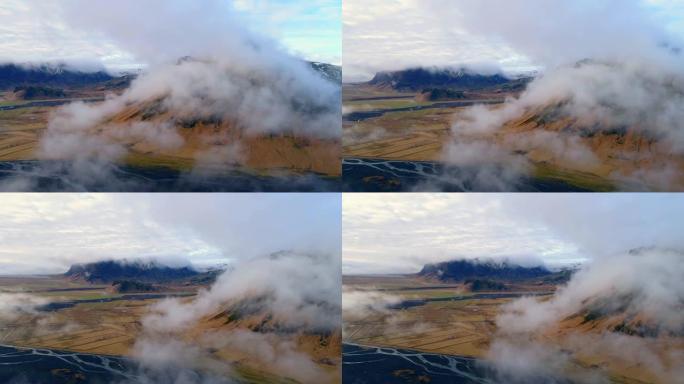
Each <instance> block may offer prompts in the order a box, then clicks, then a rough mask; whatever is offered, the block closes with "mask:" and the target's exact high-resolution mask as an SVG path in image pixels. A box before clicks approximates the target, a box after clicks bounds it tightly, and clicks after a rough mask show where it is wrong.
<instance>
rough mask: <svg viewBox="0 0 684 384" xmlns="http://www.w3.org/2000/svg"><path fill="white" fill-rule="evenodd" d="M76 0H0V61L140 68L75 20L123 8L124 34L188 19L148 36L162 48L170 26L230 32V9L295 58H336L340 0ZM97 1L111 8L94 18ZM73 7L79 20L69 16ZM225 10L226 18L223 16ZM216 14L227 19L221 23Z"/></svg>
mask: <svg viewBox="0 0 684 384" xmlns="http://www.w3.org/2000/svg"><path fill="white" fill-rule="evenodd" d="M79 2H82V0H2V1H1V2H0V60H2V61H19V62H26V61H28V62H36V61H38V62H42V61H52V60H68V61H74V62H83V61H98V62H99V61H101V62H102V63H104V64H105V66H107V67H108V68H110V69H114V70H119V69H131V68H135V67H139V66H141V65H145V64H148V63H147V62H146V60H145V58H142V57H137V56H136V55H135V53H134V52H131V50H130V49H128V47H127V46H126V44H122V42H121V40H120V39H119V40H117V39H116V36H112V34H111V33H109V34H101V33H96V32H97V31H95V32H94V29H93V28H85V26H88V25H87V23H84V22H83V20H79V18H80V19H88V18H90V19H91V21H92V23H93V24H100V23H101V24H105V23H106V22H107V21H108V20H103V21H102V22H100V21H99V20H98V17H100V16H102V17H104V18H105V19H106V18H107V16H108V15H107V14H109V16H111V18H112V19H115V17H113V16H115V15H116V12H124V14H126V13H127V16H129V18H128V21H129V23H128V24H127V25H123V24H121V25H120V29H121V31H123V32H127V33H129V34H130V33H132V32H135V33H140V32H138V31H137V30H138V28H139V27H141V24H142V23H145V24H147V23H149V24H152V25H154V24H155V23H157V24H158V23H160V22H163V21H165V17H166V16H168V15H172V14H173V13H174V12H176V11H177V12H178V13H180V14H181V15H184V16H186V17H187V19H186V20H182V22H177V19H170V20H172V22H169V23H168V25H166V26H164V28H159V29H157V30H156V31H155V35H156V36H154V38H155V39H158V40H159V41H160V45H163V44H165V43H166V41H165V37H166V38H167V39H166V40H168V43H169V44H170V45H173V44H174V41H172V40H174V38H173V33H174V32H173V30H175V31H181V32H182V34H183V35H186V36H192V35H193V33H194V32H195V30H196V29H202V28H207V29H211V28H213V27H215V28H214V29H213V33H214V34H215V35H217V36H220V35H221V34H226V33H232V31H229V30H227V29H225V28H222V26H223V24H232V23H233V21H234V20H235V15H233V13H236V14H237V15H238V16H239V19H241V23H242V24H243V25H244V26H245V27H246V28H248V29H249V30H251V31H252V32H256V33H259V34H264V35H266V36H268V37H270V38H273V39H275V40H277V41H278V42H279V43H280V44H282V45H283V46H284V47H285V49H286V50H289V51H290V52H292V53H293V54H295V55H297V56H300V57H302V58H305V59H308V60H312V61H324V62H329V63H334V64H340V62H341V30H342V25H341V19H340V17H341V0H203V1H202V2H197V1H195V0H145V1H144V2H138V3H137V4H135V5H134V6H129V5H127V4H126V2H125V1H117V2H110V1H109V0H88V1H87V4H89V5H88V6H84V4H85V3H83V4H81V3H79ZM98 2H102V4H104V5H105V6H104V7H102V8H103V9H104V8H106V7H107V6H111V5H112V4H115V5H116V9H115V11H114V12H112V11H111V10H107V12H105V13H106V14H104V15H97V14H96V13H95V12H91V11H92V9H88V7H98V6H100V5H98ZM134 3H135V2H134ZM210 3H215V4H218V3H224V5H225V6H221V7H219V6H216V5H214V6H210ZM71 4H73V5H74V9H75V10H76V13H77V15H76V16H77V17H74V16H73V15H70V14H69V11H70V10H69V9H68V8H69V7H70V5H71ZM147 5H149V6H151V7H149V8H147V10H150V13H149V14H142V13H140V12H141V11H145V9H144V8H145V7H146V6H147ZM220 8H223V9H220ZM231 8H232V9H233V10H235V12H232V11H231V10H230V9H231ZM217 9H218V11H217ZM224 9H225V10H226V11H225V15H223V14H222V12H224ZM217 13H218V14H217ZM214 18H216V19H220V18H224V21H225V20H231V21H230V22H227V23H223V24H222V23H221V22H217V20H215V19H214ZM148 30H152V29H150V28H148ZM108 32H111V31H108ZM198 35H199V36H202V35H201V34H198ZM147 37H148V38H149V36H147ZM199 40H202V41H199ZM203 40H206V39H205V36H202V37H201V38H198V41H197V43H198V44H202V43H203ZM176 43H177V41H176Z"/></svg>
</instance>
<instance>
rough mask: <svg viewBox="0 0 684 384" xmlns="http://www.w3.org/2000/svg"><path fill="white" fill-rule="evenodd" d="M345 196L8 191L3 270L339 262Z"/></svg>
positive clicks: (0, 256)
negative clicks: (263, 260) (280, 255)
mask: <svg viewBox="0 0 684 384" xmlns="http://www.w3.org/2000/svg"><path fill="white" fill-rule="evenodd" d="M340 215H341V198H340V196H339V195H338V194H319V193H316V194H259V193H247V194H195V193H193V194H5V195H3V203H2V205H0V217H2V218H3V220H2V221H0V244H2V248H0V273H1V274H4V275H12V274H55V273H64V272H66V270H67V269H68V267H69V266H71V265H72V264H76V263H85V262H93V261H98V260H103V259H117V260H118V259H129V260H134V259H155V260H159V261H161V262H163V263H166V264H173V265H187V264H188V263H190V264H192V265H194V266H196V267H198V268H204V267H210V266H217V265H225V264H228V265H230V264H232V263H236V262H238V261H241V260H243V261H244V260H247V259H251V258H255V257H260V256H265V255H269V254H271V253H274V252H278V251H282V250H291V251H301V252H325V253H326V254H332V255H337V256H338V257H339V254H340V249H341V244H340V232H341V228H340Z"/></svg>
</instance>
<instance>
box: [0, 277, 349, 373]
mask: <svg viewBox="0 0 684 384" xmlns="http://www.w3.org/2000/svg"><path fill="white" fill-rule="evenodd" d="M166 288H167V290H166V293H192V292H193V291H194V290H196V289H198V288H200V287H188V286H185V285H183V286H167V287H166ZM67 289H79V290H67ZM80 289H83V290H80ZM2 292H4V293H8V292H12V293H19V292H22V293H27V294H31V295H34V296H38V297H42V298H45V299H48V300H50V301H52V302H63V301H72V300H91V299H100V298H114V297H120V296H122V295H121V294H119V293H113V292H112V291H111V288H110V287H109V286H106V285H91V284H86V283H82V282H79V281H72V280H69V279H65V278H62V277H58V276H54V277H0V293H2ZM156 293H164V292H156ZM132 295H135V294H132ZM141 295H144V294H141ZM191 299H192V298H185V299H182V300H191ZM158 301H159V300H157V299H147V300H117V301H112V302H94V303H80V304H77V305H75V306H73V307H69V308H64V309H59V310H56V311H52V312H41V313H39V314H38V313H23V314H20V315H19V316H18V317H16V318H11V319H3V318H1V317H0V344H5V345H13V346H16V347H19V348H21V347H24V348H46V349H54V350H62V351H73V352H79V353H89V354H98V355H114V356H130V355H131V353H132V352H133V347H134V344H135V342H136V340H138V338H139V337H140V336H142V335H143V326H142V318H143V317H144V316H145V315H146V314H148V313H149V309H150V306H151V305H153V304H155V303H156V302H158ZM269 319H271V318H270V316H269V315H268V314H255V315H253V316H247V317H244V318H239V319H237V320H234V319H232V316H231V313H230V312H226V313H219V314H214V315H212V316H207V317H205V318H203V319H201V320H200V321H199V322H198V323H197V324H196V325H195V326H193V327H192V328H190V329H188V330H186V331H182V332H181V333H180V334H178V335H176V336H175V337H180V338H181V339H182V340H184V341H186V342H188V343H190V344H197V345H198V346H200V347H202V348H204V349H206V350H207V353H208V355H209V356H211V357H212V358H213V359H216V360H217V361H221V362H225V363H226V367H229V370H230V371H231V372H232V374H237V375H239V376H240V378H241V380H242V381H241V382H246V383H282V384H292V383H295V382H296V381H294V380H292V379H289V378H284V377H283V375H281V374H279V372H277V371H274V370H273V367H271V366H270V365H269V363H268V361H267V360H260V359H256V358H255V356H254V355H253V354H250V353H249V352H246V351H243V350H242V349H241V348H235V346H234V345H228V346H226V347H224V348H215V347H213V346H210V347H209V346H206V345H205V346H204V347H203V344H202V342H203V340H206V339H207V338H209V339H210V338H211V335H216V337H218V338H220V337H221V335H222V334H224V335H225V334H226V333H227V332H230V331H237V330H246V331H250V330H251V331H254V332H259V331H258V329H259V328H260V327H263V326H264V324H266V323H267V322H268V321H273V320H269ZM266 337H267V340H271V341H272V342H274V343H276V344H277V343H289V344H291V345H292V346H293V348H294V350H296V351H298V352H300V353H303V354H305V355H307V356H309V357H310V358H311V359H312V361H314V362H315V363H316V364H317V365H318V366H319V367H320V368H321V369H322V370H323V371H325V372H327V374H328V375H329V377H331V378H333V379H332V382H337V381H339V377H340V376H339V369H340V366H341V356H340V350H341V349H340V348H341V334H340V333H339V332H337V333H336V332H332V333H331V334H329V335H322V334H309V333H301V332H299V333H291V334H279V333H277V332H275V333H270V334H268V336H266ZM268 338H270V339H268ZM205 347H206V348H205ZM212 367H213V365H212Z"/></svg>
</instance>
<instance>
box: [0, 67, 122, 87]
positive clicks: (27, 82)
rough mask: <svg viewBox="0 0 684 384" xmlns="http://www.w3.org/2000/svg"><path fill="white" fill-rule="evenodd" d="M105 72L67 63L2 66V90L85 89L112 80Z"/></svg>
mask: <svg viewBox="0 0 684 384" xmlns="http://www.w3.org/2000/svg"><path fill="white" fill-rule="evenodd" d="M113 78H114V77H113V76H111V75H110V74H108V73H107V72H106V71H104V70H99V71H82V70H78V69H75V68H73V67H71V66H69V65H67V64H65V63H43V64H27V65H23V64H15V63H5V64H0V89H12V88H15V87H20V86H31V85H39V86H50V87H84V86H88V85H93V84H100V83H104V82H107V81H110V80H112V79H113Z"/></svg>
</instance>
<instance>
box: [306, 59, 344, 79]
mask: <svg viewBox="0 0 684 384" xmlns="http://www.w3.org/2000/svg"><path fill="white" fill-rule="evenodd" d="M309 65H311V68H313V70H314V71H316V72H318V73H319V74H321V75H322V76H323V77H324V78H326V79H328V80H330V81H332V82H333V83H340V84H341V83H342V67H340V66H338V65H332V64H327V63H318V62H315V61H312V62H309Z"/></svg>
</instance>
